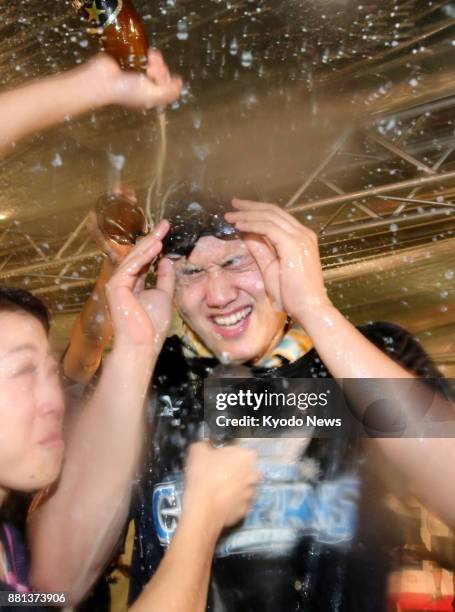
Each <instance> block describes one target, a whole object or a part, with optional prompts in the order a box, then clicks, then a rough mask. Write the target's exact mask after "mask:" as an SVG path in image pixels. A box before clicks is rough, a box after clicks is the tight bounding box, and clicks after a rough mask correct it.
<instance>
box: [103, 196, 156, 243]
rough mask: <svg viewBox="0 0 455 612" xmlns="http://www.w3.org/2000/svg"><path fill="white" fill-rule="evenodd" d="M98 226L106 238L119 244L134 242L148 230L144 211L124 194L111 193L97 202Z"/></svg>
mask: <svg viewBox="0 0 455 612" xmlns="http://www.w3.org/2000/svg"><path fill="white" fill-rule="evenodd" d="M96 216H97V218H98V227H99V228H100V230H101V231H102V232H103V234H104V236H105V237H106V238H110V239H111V240H114V241H115V242H117V244H125V245H126V244H134V243H135V242H136V239H137V238H138V237H139V236H146V235H147V232H148V226H147V221H146V219H145V215H144V212H143V211H142V208H140V207H139V206H138V205H137V204H135V203H134V202H131V200H128V199H127V198H125V197H124V196H122V195H119V194H113V193H109V194H106V195H104V196H101V198H100V199H99V200H98V202H97V204H96Z"/></svg>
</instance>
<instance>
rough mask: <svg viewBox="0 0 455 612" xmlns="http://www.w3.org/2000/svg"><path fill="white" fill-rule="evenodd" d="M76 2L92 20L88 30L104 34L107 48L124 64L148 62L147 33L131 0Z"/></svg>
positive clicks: (135, 66) (139, 65) (133, 66)
mask: <svg viewBox="0 0 455 612" xmlns="http://www.w3.org/2000/svg"><path fill="white" fill-rule="evenodd" d="M73 6H74V7H75V8H76V9H77V10H78V11H79V12H80V13H81V14H82V15H83V16H84V17H85V18H86V19H87V20H88V22H89V28H88V32H89V33H91V34H98V35H99V36H100V42H101V46H102V48H103V50H104V51H106V53H109V55H111V56H112V57H114V58H115V59H116V60H117V61H118V63H119V64H120V66H121V67H122V68H130V69H133V70H140V69H141V68H143V67H144V66H145V65H146V63H147V49H148V39H147V34H146V32H145V28H144V25H143V23H142V20H141V18H140V17H139V15H138V13H137V12H136V9H135V8H134V6H133V4H132V3H131V2H130V0H73Z"/></svg>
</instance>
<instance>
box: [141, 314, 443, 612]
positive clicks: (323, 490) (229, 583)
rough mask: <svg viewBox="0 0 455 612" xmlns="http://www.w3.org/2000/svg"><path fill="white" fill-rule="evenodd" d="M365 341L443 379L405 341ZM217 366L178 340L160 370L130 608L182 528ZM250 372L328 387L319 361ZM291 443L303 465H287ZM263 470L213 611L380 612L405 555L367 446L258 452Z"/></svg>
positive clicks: (402, 337) (373, 337)
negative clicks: (187, 470)
mask: <svg viewBox="0 0 455 612" xmlns="http://www.w3.org/2000/svg"><path fill="white" fill-rule="evenodd" d="M360 331H361V332H362V333H363V334H364V335H365V336H366V337H367V338H368V339H369V340H370V341H371V342H373V343H374V344H375V345H377V346H378V347H379V348H380V349H381V350H383V351H384V352H385V353H386V354H388V355H389V356H390V357H391V358H392V359H394V360H395V361H397V362H399V363H400V364H402V365H403V366H404V367H405V368H407V369H408V370H410V371H413V372H414V373H415V374H416V375H417V376H419V377H426V378H440V375H439V374H438V372H437V370H436V369H435V368H434V366H433V365H432V363H431V361H430V359H429V357H428V356H427V355H426V353H425V352H424V351H423V349H422V348H421V347H420V346H419V344H418V343H417V342H416V341H415V340H414V339H413V338H412V336H411V335H410V334H409V333H407V332H406V331H404V330H403V329H401V328H399V327H397V326H395V325H392V324H387V323H374V324H370V325H367V326H364V327H361V328H360ZM216 363H217V362H216V361H215V360H212V359H191V360H187V359H185V358H184V357H183V354H182V351H181V346H180V343H179V341H178V339H177V338H176V337H173V338H170V339H169V340H168V341H167V342H166V344H165V347H164V349H163V351H162V354H161V356H160V359H159V362H158V364H157V369H156V372H155V377H154V385H153V386H154V390H155V394H154V400H155V411H154V417H153V420H154V423H153V435H152V436H151V438H150V441H149V442H150V444H149V451H148V455H147V460H146V465H145V468H144V472H143V475H142V480H141V486H140V488H139V491H138V494H137V497H136V500H135V503H134V511H133V514H134V519H135V523H136V539H135V547H134V554H133V562H132V576H131V591H130V600H131V602H132V601H134V599H135V598H136V597H137V595H138V594H139V593H140V591H141V590H142V588H143V587H144V586H145V584H146V583H147V582H148V580H149V579H150V577H151V576H152V575H153V573H154V572H155V570H156V568H157V566H158V564H159V561H160V559H161V557H162V554H163V551H164V550H165V547H166V546H167V545H168V544H169V542H170V540H171V538H172V536H173V534H174V532H175V529H176V527H177V523H178V516H179V514H180V510H181V503H182V495H183V482H182V471H183V467H184V463H185V455H186V452H187V448H188V445H189V444H190V443H192V442H194V441H196V440H197V439H199V432H200V426H201V422H202V419H203V402H202V391H203V380H204V378H205V377H206V376H207V374H208V373H209V372H210V371H211V369H212V368H213V367H214V365H216ZM252 371H253V373H254V375H255V376H259V377H264V378H266V379H267V378H277V377H283V378H320V377H322V378H326V377H330V373H329V371H328V370H327V368H326V367H325V365H324V364H323V362H322V361H321V359H320V358H319V356H318V354H317V352H316V351H315V350H314V349H313V350H311V351H309V352H308V353H306V354H305V355H304V356H302V357H301V358H300V359H298V360H296V361H295V362H293V363H290V364H287V365H283V366H282V367H279V368H275V369H272V370H261V369H260V368H252ZM291 443H292V444H293V445H294V452H295V455H296V460H295V461H294V462H289V461H287V462H280V454H283V453H285V452H287V450H288V448H289V445H290V444H291ZM296 444H297V445H298V444H300V448H299V447H297V449H296V451H295V448H296V447H295V445H296ZM259 458H260V461H261V465H260V467H261V470H262V472H263V473H264V479H263V481H262V482H261V485H260V486H259V488H258V493H257V497H256V500H255V502H254V504H253V507H252V509H251V511H250V512H249V514H248V515H247V517H246V518H245V520H244V521H243V522H242V523H241V524H240V525H238V526H236V527H235V528H234V529H232V530H230V531H229V532H228V533H225V534H223V536H222V538H221V539H220V541H219V542H218V545H217V549H216V552H215V557H214V562H213V568H212V579H211V589H210V593H209V604H208V608H209V609H211V610H216V611H217V612H218V610H224V611H225V612H297V611H302V612H357V611H358V612H365V610H368V611H369V612H376V611H377V612H383V611H384V610H385V609H386V594H387V575H388V573H389V570H390V567H391V553H392V552H393V551H394V550H395V549H397V548H398V547H399V546H400V545H401V540H400V538H401V534H400V529H399V528H398V525H397V523H396V520H395V519H393V518H392V517H391V516H390V511H389V510H388V509H387V508H386V506H385V503H384V497H385V491H384V490H383V488H382V485H381V484H380V482H379V479H378V478H377V477H376V475H375V474H374V473H373V471H372V469H371V467H370V465H369V463H368V462H367V461H366V460H365V458H364V456H363V453H362V449H361V447H360V444H359V441H358V440H353V439H350V438H340V439H338V438H337V439H322V438H313V439H308V440H302V441H298V440H297V441H296V440H293V441H292V442H291V441H290V440H280V439H273V440H272V439H271V440H267V441H265V442H263V443H261V448H260V453H259ZM197 546H198V542H197V541H195V542H194V547H195V548H197ZM214 592H216V593H217V595H216V599H217V600H218V601H219V603H218V604H216V605H215V604H213V594H214Z"/></svg>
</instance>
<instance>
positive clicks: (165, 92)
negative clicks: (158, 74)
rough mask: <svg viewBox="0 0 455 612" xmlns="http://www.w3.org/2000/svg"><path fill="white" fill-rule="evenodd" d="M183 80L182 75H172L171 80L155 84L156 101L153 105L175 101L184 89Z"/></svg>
mask: <svg viewBox="0 0 455 612" xmlns="http://www.w3.org/2000/svg"><path fill="white" fill-rule="evenodd" d="M182 86H183V81H182V79H181V78H180V77H172V78H171V79H170V80H169V82H167V83H164V84H163V85H160V86H155V87H156V91H155V92H154V101H153V104H152V106H159V105H163V104H169V103H170V102H174V100H177V98H178V97H179V95H180V92H181V91H182Z"/></svg>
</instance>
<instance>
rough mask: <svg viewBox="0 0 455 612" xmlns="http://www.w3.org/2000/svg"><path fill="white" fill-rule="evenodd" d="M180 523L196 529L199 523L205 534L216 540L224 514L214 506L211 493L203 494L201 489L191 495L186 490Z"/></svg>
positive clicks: (221, 527) (222, 523)
mask: <svg viewBox="0 0 455 612" xmlns="http://www.w3.org/2000/svg"><path fill="white" fill-rule="evenodd" d="M180 524H181V525H182V526H184V525H188V526H189V527H191V529H197V527H198V526H199V525H200V526H201V528H202V529H203V530H204V534H205V536H206V537H207V538H208V539H209V540H211V539H212V540H213V541H214V542H216V540H217V539H218V537H219V535H220V533H221V531H222V530H223V527H224V516H223V513H222V511H219V510H217V509H216V508H215V507H214V505H213V503H212V496H211V495H208V494H205V495H204V493H203V492H201V491H199V492H197V493H195V494H194V495H193V494H192V493H191V492H189V491H188V492H187V493H186V494H185V497H184V501H183V510H182V516H181V519H180Z"/></svg>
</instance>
